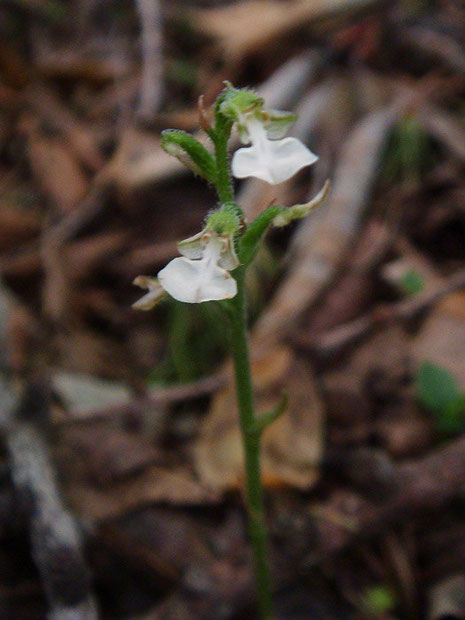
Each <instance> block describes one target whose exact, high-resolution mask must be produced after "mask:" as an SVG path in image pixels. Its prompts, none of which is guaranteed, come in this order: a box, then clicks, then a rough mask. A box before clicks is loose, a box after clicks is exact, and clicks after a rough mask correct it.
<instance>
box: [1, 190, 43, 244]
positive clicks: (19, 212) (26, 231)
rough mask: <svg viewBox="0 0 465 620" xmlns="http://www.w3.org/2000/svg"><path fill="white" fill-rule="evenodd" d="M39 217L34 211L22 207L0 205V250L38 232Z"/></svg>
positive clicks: (27, 238) (25, 239) (8, 203)
mask: <svg viewBox="0 0 465 620" xmlns="http://www.w3.org/2000/svg"><path fill="white" fill-rule="evenodd" d="M39 230H40V217H39V214H38V213H37V212H36V211H32V210H30V209H22V208H19V207H16V206H15V205H13V204H11V203H10V202H9V201H8V202H7V204H3V205H2V206H1V207H0V250H1V251H4V250H9V249H13V248H15V247H18V245H20V244H21V243H22V242H24V241H27V240H29V239H31V238H32V237H34V236H35V235H37V234H38V232H39Z"/></svg>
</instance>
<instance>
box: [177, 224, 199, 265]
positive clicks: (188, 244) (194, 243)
mask: <svg viewBox="0 0 465 620" xmlns="http://www.w3.org/2000/svg"><path fill="white" fill-rule="evenodd" d="M204 236H205V230H201V231H200V232H199V233H197V234H196V235H193V236H192V237H189V238H188V239H184V240H183V241H180V242H179V243H178V250H179V252H180V254H182V255H183V256H185V257H186V258H192V259H196V258H202V255H203V251H204V247H205V243H204V242H203V237H204Z"/></svg>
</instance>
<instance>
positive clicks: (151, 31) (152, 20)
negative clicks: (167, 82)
mask: <svg viewBox="0 0 465 620" xmlns="http://www.w3.org/2000/svg"><path fill="white" fill-rule="evenodd" d="M136 8H137V11H138V13H139V18H140V27H141V31H142V34H141V36H142V81H141V90H140V100H139V109H138V110H137V115H138V116H139V118H140V119H141V120H142V121H144V122H146V123H149V122H151V121H153V118H154V116H155V114H156V113H157V112H158V109H159V107H160V102H161V98H162V94H163V71H162V66H163V65H162V63H163V57H162V16H161V7H160V2H159V0H136Z"/></svg>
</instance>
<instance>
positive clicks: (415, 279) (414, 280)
mask: <svg viewBox="0 0 465 620" xmlns="http://www.w3.org/2000/svg"><path fill="white" fill-rule="evenodd" d="M399 283H400V285H401V287H402V288H403V289H404V291H405V292H406V293H407V295H416V294H417V293H420V292H421V291H422V290H423V287H424V285H425V280H424V278H423V276H422V275H421V273H418V271H415V270H414V269H409V270H408V271H407V272H406V273H404V274H403V275H402V276H401V278H400V280H399Z"/></svg>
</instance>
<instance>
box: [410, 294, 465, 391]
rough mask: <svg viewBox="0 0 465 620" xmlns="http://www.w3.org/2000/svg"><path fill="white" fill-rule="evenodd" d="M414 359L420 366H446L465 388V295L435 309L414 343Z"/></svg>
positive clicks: (445, 300) (458, 296)
mask: <svg viewBox="0 0 465 620" xmlns="http://www.w3.org/2000/svg"><path fill="white" fill-rule="evenodd" d="M412 356H413V359H414V361H415V363H416V365H417V366H418V365H419V364H421V363H422V362H425V361H429V362H433V363H434V364H438V365H439V366H444V368H447V369H448V370H449V371H450V372H451V373H452V374H453V375H454V377H455V378H456V379H457V381H458V382H459V383H460V385H461V387H462V388H463V387H465V292H460V293H455V294H453V295H449V296H448V297H447V298H446V299H444V301H442V302H441V303H440V304H438V305H437V306H436V307H435V308H434V310H433V312H432V313H431V315H430V316H429V317H428V319H427V320H426V322H425V324H424V325H423V327H422V328H421V330H420V331H419V332H418V334H417V336H416V338H415V340H414V342H413V346H412Z"/></svg>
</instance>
